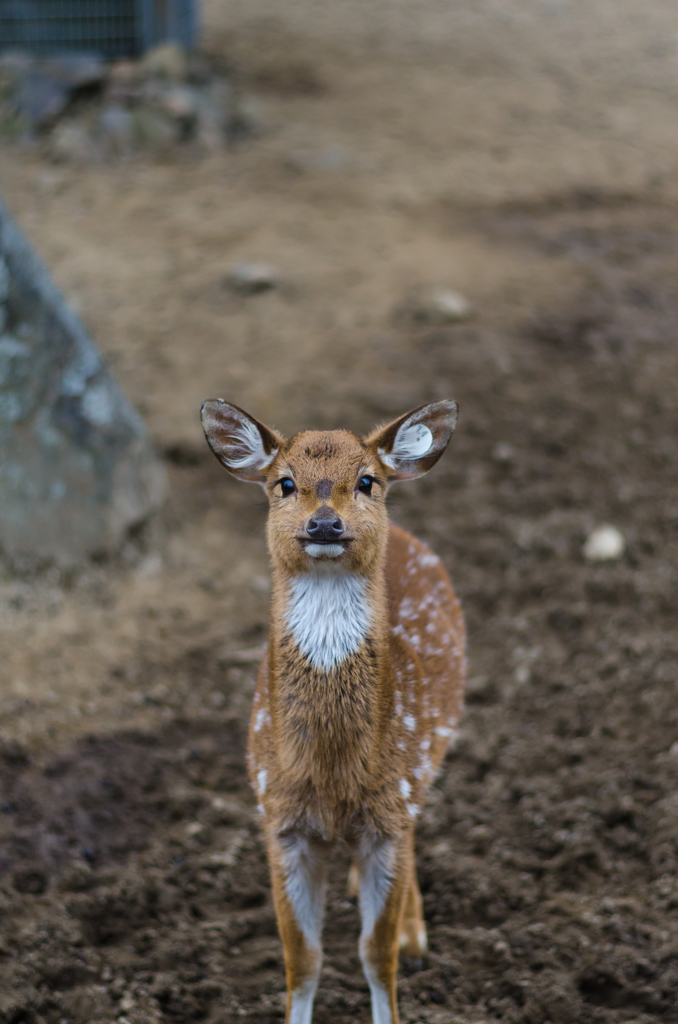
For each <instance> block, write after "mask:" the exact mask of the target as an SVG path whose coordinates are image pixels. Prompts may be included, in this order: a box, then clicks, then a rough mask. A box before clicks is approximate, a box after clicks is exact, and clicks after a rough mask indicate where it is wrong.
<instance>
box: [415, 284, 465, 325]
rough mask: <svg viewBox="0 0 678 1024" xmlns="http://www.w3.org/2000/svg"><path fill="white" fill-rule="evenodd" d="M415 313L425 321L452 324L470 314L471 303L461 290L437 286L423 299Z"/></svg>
mask: <svg viewBox="0 0 678 1024" xmlns="http://www.w3.org/2000/svg"><path fill="white" fill-rule="evenodd" d="M417 314H418V317H419V318H420V319H422V320H424V321H426V322H427V323H432V324H452V323H457V322H458V321H459V320H465V319H466V318H467V317H468V316H470V314H471V304H470V303H469V301H468V299H467V298H466V297H465V296H464V295H462V294H461V292H455V291H453V290H452V289H451V288H438V289H436V290H435V291H432V292H431V293H430V294H429V295H428V296H427V297H426V298H425V299H424V301H423V302H422V303H421V305H420V306H419V309H418V310H417Z"/></svg>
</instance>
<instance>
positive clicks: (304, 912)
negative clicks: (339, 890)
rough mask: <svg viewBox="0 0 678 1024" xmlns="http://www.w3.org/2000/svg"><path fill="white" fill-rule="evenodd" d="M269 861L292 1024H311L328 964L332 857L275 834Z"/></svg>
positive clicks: (296, 839)
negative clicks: (325, 941)
mask: <svg viewBox="0 0 678 1024" xmlns="http://www.w3.org/2000/svg"><path fill="white" fill-rule="evenodd" d="M267 846H268V859H269V865H270V868H271V879H272V883H273V900H274V903H275V912H276V916H277V919H278V930H279V932H280V938H281V939H282V943H283V952H284V956H285V975H286V979H287V1012H286V1015H285V1020H286V1022H287V1024H310V1022H311V1017H312V1014H313V999H314V997H315V992H316V989H317V987H318V976H319V974H320V964H321V962H322V949H321V945H320V940H321V933H322V920H323V912H324V909H325V892H326V880H327V859H326V856H325V855H324V851H322V850H318V849H316V848H314V847H313V846H311V844H310V843H309V842H308V840H307V839H306V838H305V837H304V836H301V835H298V834H296V833H283V834H282V835H273V836H271V835H269V836H268V841H267Z"/></svg>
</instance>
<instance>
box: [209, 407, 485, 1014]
mask: <svg viewBox="0 0 678 1024" xmlns="http://www.w3.org/2000/svg"><path fill="white" fill-rule="evenodd" d="M456 419H457V405H456V403H455V402H451V401H438V402H433V403H429V404H427V405H422V406H421V407H419V408H417V409H413V410H411V411H410V412H408V413H405V414H404V415H403V416H400V417H399V418H398V419H396V420H394V421H393V422H391V423H389V424H387V425H386V426H382V427H379V428H377V429H375V430H374V431H373V432H372V433H370V434H368V435H367V436H365V437H359V436H357V435H356V434H354V433H352V432H351V431H349V430H343V429H341V430H320V431H318V430H303V431H301V432H300V433H297V434H296V435H294V436H293V437H292V438H291V439H289V440H287V439H286V438H284V437H283V436H282V435H281V434H280V433H278V432H277V431H276V430H273V429H271V428H270V427H267V426H265V425H264V424H263V423H261V422H259V420H257V419H255V418H254V417H253V416H250V415H249V414H248V413H246V412H244V411H243V410H242V409H240V408H239V407H238V406H236V405H233V404H231V403H229V402H226V401H224V400H223V399H213V400H209V401H206V402H205V403H204V404H203V406H202V424H203V429H204V431H205V436H206V438H207V442H208V444H209V446H210V448H211V450H212V452H213V453H214V455H215V456H216V457H217V459H218V460H219V462H220V463H221V464H222V465H223V466H225V468H226V469H227V470H228V471H229V472H230V473H231V474H233V476H235V477H237V478H239V479H240V480H245V481H249V482H252V483H257V484H260V485H261V486H262V487H263V488H264V490H265V491H266V494H267V497H268V502H269V511H268V518H267V525H266V534H267V543H268V550H269V554H270V563H271V573H272V590H271V614H270V626H269V635H268V644H267V648H266V653H265V655H264V657H263V660H262V662H261V665H260V669H259V673H258V679H257V683H256V688H255V694H254V701H253V707H252V716H251V722H250V728H249V738H248V752H247V762H248V771H249V777H250V781H251V784H252V787H253V789H254V792H255V795H256V799H257V802H258V809H259V812H260V815H261V822H262V828H263V834H264V841H265V846H266V853H267V859H268V865H269V869H270V876H271V884H272V890H273V902H274V906H275V913H276V918H277V923H278V930H279V933H280V937H281V940H282V944H283V955H284V963H285V975H286V983H287V1003H286V1015H285V1021H286V1024H311V1020H312V1014H313V1001H314V997H315V994H316V990H317V987H318V980H319V974H320V967H321V960H322V947H321V932H322V923H323V915H324V909H325V899H326V886H327V875H328V865H329V861H330V859H331V857H332V856H333V854H334V852H335V851H336V850H337V849H343V850H348V852H349V854H350V857H351V865H352V866H351V871H350V875H349V885H350V887H351V886H352V888H353V894H354V895H357V897H358V904H359V908H360V914H361V935H360V946H359V951H360V958H361V963H362V966H363V970H364V974H365V977H366V979H367V983H368V985H369V989H370V997H371V1006H372V1020H373V1024H398V1021H399V1016H398V1005H397V971H398V961H399V955H402V956H403V957H408V958H410V959H411V960H412V961H415V964H416V962H417V961H419V963H421V962H422V960H423V958H424V957H425V955H426V951H427V933H426V925H425V922H424V917H423V905H422V897H421V892H420V890H419V885H418V882H417V876H416V869H415V857H414V827H415V823H416V819H417V816H418V815H419V812H420V810H421V808H422V805H423V804H424V800H425V797H426V792H427V789H428V787H429V786H430V784H431V782H432V780H433V779H434V777H435V775H436V773H437V772H438V770H439V769H440V767H441V763H442V761H443V759H444V757H445V754H446V752H447V750H448V747H449V746H450V743H451V742H452V741H453V740H454V738H455V737H456V735H457V731H458V725H459V719H460V715H461V712H462V703H463V691H464V681H465V671H466V655H465V626H464V619H463V614H462V609H461V605H460V603H459V601H458V599H457V597H456V596H455V593H454V590H453V589H452V584H451V582H450V579H449V577H448V575H447V573H446V571H445V569H444V568H443V566H442V564H441V562H440V560H439V559H438V557H437V556H436V555H435V554H433V552H432V551H431V550H430V548H429V547H427V545H426V544H424V543H423V542H422V541H420V540H417V539H416V538H415V537H414V536H412V535H411V534H410V533H407V532H406V531H405V530H403V529H401V528H399V527H397V526H395V525H392V524H390V523H389V518H388V513H387V509H386V500H385V499H386V494H387V491H388V489H389V487H390V486H391V485H392V484H394V483H396V482H398V481H403V480H413V479H415V478H416V477H420V476H422V475H423V474H424V473H427V472H428V471H429V470H430V469H431V468H432V467H433V466H434V465H435V463H436V462H437V461H438V459H439V458H440V456H441V455H442V453H443V452H444V451H445V449H446V447H447V445H448V443H449V441H450V438H451V436H452V432H453V430H454V427H455V423H456Z"/></svg>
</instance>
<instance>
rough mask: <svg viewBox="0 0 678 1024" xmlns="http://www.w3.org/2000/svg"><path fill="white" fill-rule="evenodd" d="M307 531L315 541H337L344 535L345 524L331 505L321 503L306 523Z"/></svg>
mask: <svg viewBox="0 0 678 1024" xmlns="http://www.w3.org/2000/svg"><path fill="white" fill-rule="evenodd" d="M306 533H307V534H308V536H309V537H310V539H311V540H314V541H336V540H340V539H341V537H343V535H344V524H343V523H342V521H341V519H340V518H339V516H338V515H337V513H336V512H335V511H334V509H333V508H330V507H329V505H321V506H320V508H319V509H318V511H317V512H314V513H313V515H312V516H311V518H310V519H309V521H308V522H307V523H306Z"/></svg>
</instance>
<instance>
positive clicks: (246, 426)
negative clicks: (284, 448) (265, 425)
mask: <svg viewBox="0 0 678 1024" xmlns="http://www.w3.org/2000/svg"><path fill="white" fill-rule="evenodd" d="M227 452H228V454H226V455H224V461H225V462H226V463H227V464H228V465H229V466H230V467H231V469H250V468H254V469H266V467H267V466H270V464H271V463H272V462H273V460H274V458H275V457H276V455H277V454H278V449H277V448H274V449H273V451H272V452H271V453H270V455H267V454H266V450H265V448H264V444H263V441H262V440H261V434H260V433H259V431H258V430H257V428H256V426H255V425H254V423H252V422H251V421H250V420H241V421H240V423H239V424H238V425H237V426H236V427H235V428H234V429H233V431H232V432H231V434H230V436H229V444H228V449H227Z"/></svg>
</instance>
